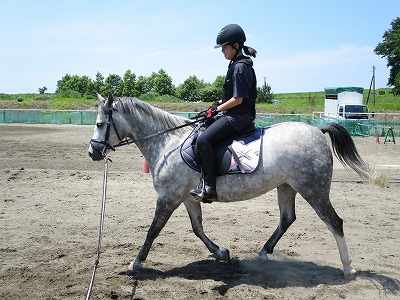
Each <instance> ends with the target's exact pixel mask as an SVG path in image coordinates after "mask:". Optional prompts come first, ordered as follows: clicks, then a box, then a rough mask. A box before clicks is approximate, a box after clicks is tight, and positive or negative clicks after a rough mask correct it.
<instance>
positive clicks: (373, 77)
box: [372, 66, 376, 106]
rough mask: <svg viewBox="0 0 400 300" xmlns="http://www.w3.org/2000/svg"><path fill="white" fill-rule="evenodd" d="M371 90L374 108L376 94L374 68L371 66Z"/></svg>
mask: <svg viewBox="0 0 400 300" xmlns="http://www.w3.org/2000/svg"><path fill="white" fill-rule="evenodd" d="M372 90H373V92H374V94H373V95H374V106H375V97H376V92H375V66H372Z"/></svg>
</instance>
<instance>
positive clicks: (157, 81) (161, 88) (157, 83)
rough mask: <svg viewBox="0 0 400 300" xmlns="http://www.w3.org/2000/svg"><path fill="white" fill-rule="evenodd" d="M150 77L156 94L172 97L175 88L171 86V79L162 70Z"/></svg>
mask: <svg viewBox="0 0 400 300" xmlns="http://www.w3.org/2000/svg"><path fill="white" fill-rule="evenodd" d="M150 77H151V80H152V82H153V89H154V91H155V92H156V93H158V94H160V95H174V93H175V86H174V85H173V84H172V77H171V76H169V75H168V74H167V73H166V72H165V71H164V70H163V69H161V70H159V71H158V73H154V72H153V74H151V76H150Z"/></svg>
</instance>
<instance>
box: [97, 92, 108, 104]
mask: <svg viewBox="0 0 400 300" xmlns="http://www.w3.org/2000/svg"><path fill="white" fill-rule="evenodd" d="M96 96H97V99H99V101H100V102H104V101H106V99H104V98H103V97H102V96H101V95H100V94H99V93H98V92H96Z"/></svg>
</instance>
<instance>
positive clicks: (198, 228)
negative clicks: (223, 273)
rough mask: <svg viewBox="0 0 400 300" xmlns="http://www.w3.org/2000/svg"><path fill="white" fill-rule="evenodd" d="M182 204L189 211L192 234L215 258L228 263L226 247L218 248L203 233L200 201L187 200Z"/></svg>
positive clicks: (228, 257)
mask: <svg viewBox="0 0 400 300" xmlns="http://www.w3.org/2000/svg"><path fill="white" fill-rule="evenodd" d="M184 204H185V207H186V209H187V211H188V213H189V217H190V221H191V223H192V228H193V232H194V234H195V235H196V236H197V237H198V238H199V239H200V240H202V241H203V243H204V244H205V245H206V247H207V248H208V250H209V251H210V252H211V253H212V255H213V256H214V257H215V258H216V259H218V260H221V261H223V262H226V263H229V262H230V256H229V250H228V249H226V248H220V247H219V246H217V245H216V244H214V243H213V242H212V241H211V240H210V239H209V238H208V237H207V236H206V235H205V233H204V230H203V222H202V219H203V217H202V212H201V205H200V203H199V202H198V201H193V200H187V201H185V202H184Z"/></svg>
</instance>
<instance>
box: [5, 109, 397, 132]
mask: <svg viewBox="0 0 400 300" xmlns="http://www.w3.org/2000/svg"><path fill="white" fill-rule="evenodd" d="M96 114H97V112H96V111H94V110H83V111H77V110H24V109H2V110H0V123H27V124H75V125H94V124H95V123H96ZM173 114H175V115H179V116H181V117H185V118H190V117H193V116H195V115H196V114H197V113H196V112H174V113H173ZM255 122H256V126H257V127H267V126H271V125H273V124H276V123H280V122H304V123H308V124H311V125H314V126H319V125H322V124H324V123H329V122H332V120H330V119H324V118H318V117H316V118H314V117H313V116H310V115H300V114H299V115H295V114H258V115H257V118H256V121H255ZM334 122H336V123H339V124H341V125H342V126H343V127H345V128H346V129H347V131H348V132H350V133H353V132H354V131H355V130H356V128H360V127H361V128H362V131H363V135H370V136H375V135H376V134H378V135H383V133H384V131H385V130H387V128H389V127H390V128H392V130H393V133H394V135H395V136H400V121H399V120H372V119H369V120H335V121H334Z"/></svg>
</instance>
